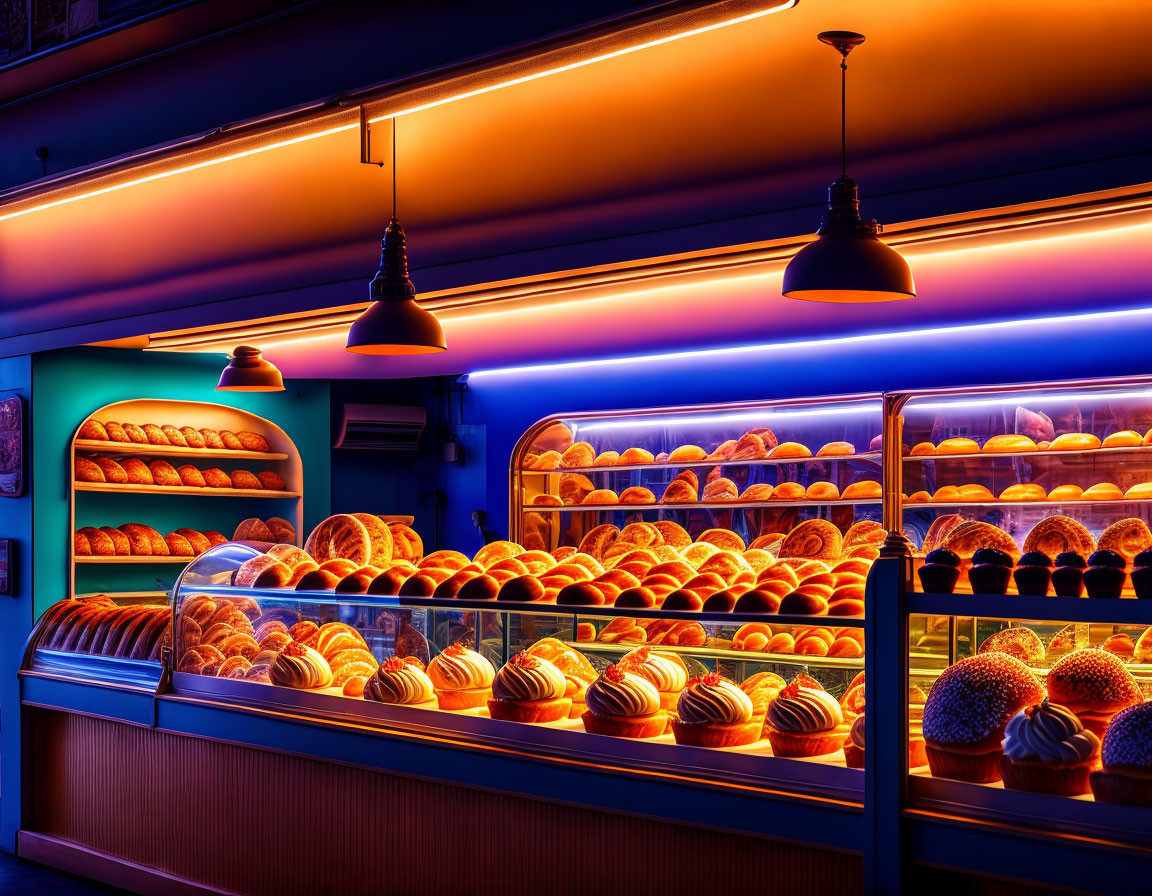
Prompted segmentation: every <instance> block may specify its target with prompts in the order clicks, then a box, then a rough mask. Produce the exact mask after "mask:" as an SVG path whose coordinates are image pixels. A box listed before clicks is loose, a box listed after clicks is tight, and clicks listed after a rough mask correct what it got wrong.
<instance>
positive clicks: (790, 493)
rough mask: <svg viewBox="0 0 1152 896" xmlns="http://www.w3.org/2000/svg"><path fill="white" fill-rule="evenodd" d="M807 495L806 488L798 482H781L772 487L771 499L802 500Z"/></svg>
mask: <svg viewBox="0 0 1152 896" xmlns="http://www.w3.org/2000/svg"><path fill="white" fill-rule="evenodd" d="M806 496H807V489H805V488H804V486H802V485H801V484H800V483H798V482H781V483H780V484H779V485H777V486H776V487H775V488H774V489H772V500H773V501H802V500H804V498H805V497H806Z"/></svg>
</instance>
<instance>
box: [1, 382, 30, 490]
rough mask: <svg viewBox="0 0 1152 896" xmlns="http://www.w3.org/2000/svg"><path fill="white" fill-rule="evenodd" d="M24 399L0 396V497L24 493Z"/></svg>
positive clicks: (25, 454) (25, 455)
mask: <svg viewBox="0 0 1152 896" xmlns="http://www.w3.org/2000/svg"><path fill="white" fill-rule="evenodd" d="M24 446H25V439H24V400H23V399H22V398H20V397H19V396H16V395H14V396H12V397H10V398H0V497H2V498H19V497H20V496H21V495H23V494H24V487H25V482H26V481H27V475H26V473H25V458H26V457H27V452H26V451H25V449H24Z"/></svg>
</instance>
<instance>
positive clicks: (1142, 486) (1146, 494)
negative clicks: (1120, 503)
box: [1124, 482, 1152, 501]
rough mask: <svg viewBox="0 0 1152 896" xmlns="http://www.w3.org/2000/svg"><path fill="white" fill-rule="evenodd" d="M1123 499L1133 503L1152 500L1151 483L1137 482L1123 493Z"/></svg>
mask: <svg viewBox="0 0 1152 896" xmlns="http://www.w3.org/2000/svg"><path fill="white" fill-rule="evenodd" d="M1124 497H1125V498H1128V499H1130V500H1133V501H1145V500H1147V499H1149V498H1152V482H1138V483H1137V484H1136V485H1134V486H1132V487H1131V488H1130V489H1128V491H1126V492H1124Z"/></svg>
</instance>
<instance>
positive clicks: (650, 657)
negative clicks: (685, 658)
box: [620, 647, 688, 694]
mask: <svg viewBox="0 0 1152 896" xmlns="http://www.w3.org/2000/svg"><path fill="white" fill-rule="evenodd" d="M620 664H621V665H622V666H626V667H627V668H628V671H629V672H635V673H636V674H637V675H639V676H640V677H641V678H644V679H647V680H648V681H650V682H652V684H654V685H655V686H656V690H658V691H660V692H661V693H664V694H671V693H678V692H680V691H682V690H684V687H685V685H687V684H688V670H687V669H685V668H684V664H683V663H681V662H680V661H679V658H678V657H676V656H675V655H674V654H670V653H661V652H660V651H657V650H649V649H648V648H647V647H637V648H636V649H635V650H632V651H629V652H628V653H626V654H625V655H624V656H623V658H621V660H620Z"/></svg>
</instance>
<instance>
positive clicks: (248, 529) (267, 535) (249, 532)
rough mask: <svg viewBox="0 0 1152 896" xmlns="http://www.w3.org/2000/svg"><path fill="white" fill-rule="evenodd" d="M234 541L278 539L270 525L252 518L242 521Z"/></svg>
mask: <svg viewBox="0 0 1152 896" xmlns="http://www.w3.org/2000/svg"><path fill="white" fill-rule="evenodd" d="M204 534H205V535H207V536H208V538H209V540H211V537H212V536H211V533H208V532H205V533H204ZM232 540H233V541H263V542H274V541H275V540H276V539H275V538H273V537H272V530H271V529H269V528H268V525H267V524H266V523H265V522H264V521H263V520H258V519H256V518H255V517H250V518H249V519H246V520H241V522H240V525H238V526H237V527H236V531H235V532H233V533H232ZM325 559H327V558H325Z"/></svg>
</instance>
